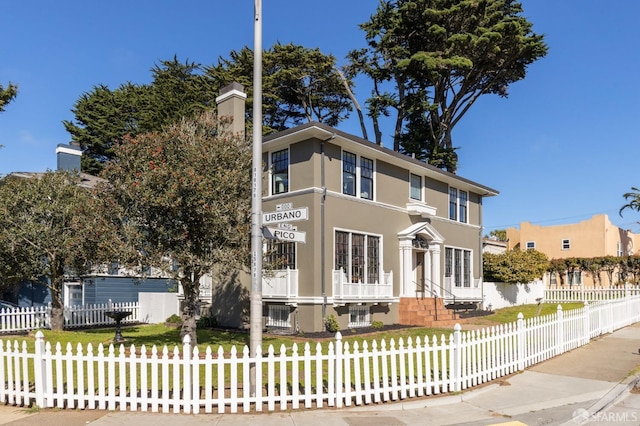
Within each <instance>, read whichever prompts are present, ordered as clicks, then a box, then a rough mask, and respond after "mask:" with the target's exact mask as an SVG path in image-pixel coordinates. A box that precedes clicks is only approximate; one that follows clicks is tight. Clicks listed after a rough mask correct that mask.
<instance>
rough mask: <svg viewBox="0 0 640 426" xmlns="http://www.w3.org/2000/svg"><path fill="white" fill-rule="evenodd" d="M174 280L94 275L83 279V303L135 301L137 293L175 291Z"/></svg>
mask: <svg viewBox="0 0 640 426" xmlns="http://www.w3.org/2000/svg"><path fill="white" fill-rule="evenodd" d="M175 288H176V285H175V283H174V281H172V280H169V279H166V278H147V279H144V280H139V279H135V278H130V277H116V276H96V277H92V278H90V279H85V280H84V303H85V304H95V303H107V302H109V300H111V301H112V302H117V303H121V302H137V301H138V293H165V292H166V293H168V292H170V291H175Z"/></svg>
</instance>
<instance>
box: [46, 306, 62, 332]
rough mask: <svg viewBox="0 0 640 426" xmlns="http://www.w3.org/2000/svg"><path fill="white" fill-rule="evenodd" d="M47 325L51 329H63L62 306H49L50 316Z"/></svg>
mask: <svg viewBox="0 0 640 426" xmlns="http://www.w3.org/2000/svg"><path fill="white" fill-rule="evenodd" d="M49 325H50V326H51V331H63V330H64V309H63V308H54V307H52V308H51V317H50V318H49Z"/></svg>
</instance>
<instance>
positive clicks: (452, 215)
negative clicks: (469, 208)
mask: <svg viewBox="0 0 640 426" xmlns="http://www.w3.org/2000/svg"><path fill="white" fill-rule="evenodd" d="M449 219H451V220H458V190H457V189H455V188H451V187H450V188H449Z"/></svg>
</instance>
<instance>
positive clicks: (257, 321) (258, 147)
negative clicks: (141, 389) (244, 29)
mask: <svg viewBox="0 0 640 426" xmlns="http://www.w3.org/2000/svg"><path fill="white" fill-rule="evenodd" d="M253 18H254V29H253V41H254V47H253V70H254V72H253V161H252V176H251V178H252V181H253V182H252V192H251V295H250V316H249V346H250V350H251V354H250V356H253V357H255V356H256V355H257V352H258V350H261V347H262V230H261V229H260V228H261V223H260V219H261V217H260V215H261V212H262V0H255V1H254V15H253ZM249 375H250V379H249V382H250V387H251V395H255V394H256V366H255V364H252V365H251V368H250V372H249Z"/></svg>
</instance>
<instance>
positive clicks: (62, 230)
mask: <svg viewBox="0 0 640 426" xmlns="http://www.w3.org/2000/svg"><path fill="white" fill-rule="evenodd" d="M80 183H81V182H80V178H79V176H78V175H77V174H72V173H68V172H61V171H58V172H46V173H43V174H37V175H34V176H33V177H31V178H18V177H13V176H11V175H10V176H8V177H5V178H4V179H3V180H2V181H1V182H0V247H2V248H1V249H0V265H2V267H1V268H0V274H1V275H0V278H1V279H2V280H3V281H4V282H5V284H8V285H17V284H18V283H20V282H21V281H24V280H30V281H37V282H40V283H42V284H44V285H46V286H47V288H48V289H49V290H50V293H51V306H52V320H51V328H52V329H54V330H61V329H62V326H63V317H62V307H63V300H62V294H63V285H64V280H65V279H66V278H73V277H80V276H82V275H83V274H85V273H87V272H90V271H91V265H94V264H96V263H97V262H101V261H102V262H104V263H107V262H109V261H110V260H112V259H113V258H112V255H113V253H115V251H114V250H115V248H116V247H117V246H118V245H119V244H120V241H119V240H118V239H117V238H115V237H114V234H115V233H114V229H115V226H116V224H115V223H114V222H113V220H112V218H113V216H111V215H110V214H107V213H106V212H107V211H108V210H110V209H109V208H107V207H108V206H106V204H105V203H108V200H104V199H102V198H101V197H98V196H97V195H96V193H95V191H94V190H92V189H90V188H86V187H82V186H80Z"/></svg>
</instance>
